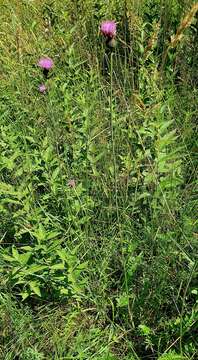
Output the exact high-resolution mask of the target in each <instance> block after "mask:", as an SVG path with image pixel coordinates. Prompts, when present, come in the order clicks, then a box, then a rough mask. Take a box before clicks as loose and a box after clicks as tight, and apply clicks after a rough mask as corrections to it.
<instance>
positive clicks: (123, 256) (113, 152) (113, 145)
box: [110, 52, 133, 325]
mask: <svg viewBox="0 0 198 360" xmlns="http://www.w3.org/2000/svg"><path fill="white" fill-rule="evenodd" d="M113 55H114V53H113V52H111V56H110V122H111V142H112V154H113V167H114V183H115V185H114V186H115V202H116V214H117V223H118V228H119V230H118V231H119V236H120V240H121V253H122V263H123V271H124V280H125V291H126V295H127V300H128V301H127V302H128V313H129V317H130V320H131V323H132V325H133V317H132V312H131V309H130V304H129V288H128V279H127V271H126V263H125V255H124V251H123V249H124V246H123V236H122V229H121V223H120V215H119V206H118V186H117V169H116V153H115V138H114V126H113Z"/></svg>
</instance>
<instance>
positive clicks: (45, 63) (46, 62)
mask: <svg viewBox="0 0 198 360" xmlns="http://www.w3.org/2000/svg"><path fill="white" fill-rule="evenodd" d="M38 66H39V67H41V68H42V69H44V70H50V69H51V68H52V67H53V66H54V62H53V60H52V59H51V58H49V57H42V58H40V60H39V61H38Z"/></svg>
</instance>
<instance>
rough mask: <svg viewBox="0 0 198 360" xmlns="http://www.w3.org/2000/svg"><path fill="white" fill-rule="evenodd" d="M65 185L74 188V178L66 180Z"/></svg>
mask: <svg viewBox="0 0 198 360" xmlns="http://www.w3.org/2000/svg"><path fill="white" fill-rule="evenodd" d="M67 185H68V186H69V187H71V188H75V186H76V182H75V180H74V179H71V180H69V181H68V183H67Z"/></svg>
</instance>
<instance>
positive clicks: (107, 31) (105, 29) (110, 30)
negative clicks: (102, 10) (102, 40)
mask: <svg viewBox="0 0 198 360" xmlns="http://www.w3.org/2000/svg"><path fill="white" fill-rule="evenodd" d="M100 31H101V33H102V34H103V35H104V36H106V37H108V38H111V39H112V38H114V37H115V36H116V23H115V21H113V20H106V21H103V22H102V24H101V25H100Z"/></svg>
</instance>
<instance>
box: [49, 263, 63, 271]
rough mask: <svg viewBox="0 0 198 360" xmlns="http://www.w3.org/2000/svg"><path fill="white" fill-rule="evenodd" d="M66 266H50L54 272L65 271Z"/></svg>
mask: <svg viewBox="0 0 198 360" xmlns="http://www.w3.org/2000/svg"><path fill="white" fill-rule="evenodd" d="M64 268H65V265H64V264H63V263H59V264H55V265H52V266H50V269H52V270H64Z"/></svg>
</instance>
